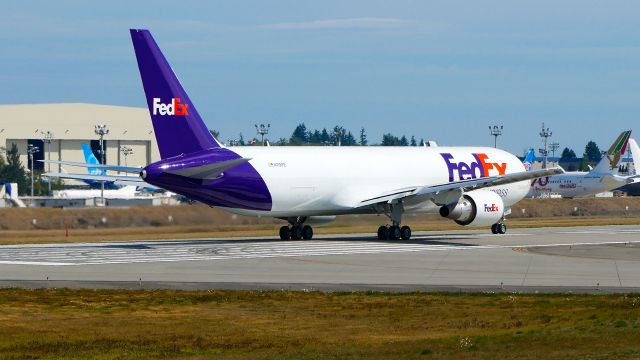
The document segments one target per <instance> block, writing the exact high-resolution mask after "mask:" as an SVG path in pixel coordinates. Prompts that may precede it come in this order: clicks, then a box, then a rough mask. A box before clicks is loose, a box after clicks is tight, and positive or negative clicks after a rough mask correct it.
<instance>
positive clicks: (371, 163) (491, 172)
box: [131, 29, 562, 239]
mask: <svg viewBox="0 0 640 360" xmlns="http://www.w3.org/2000/svg"><path fill="white" fill-rule="evenodd" d="M131 38H132V41H133V47H134V50H135V53H136V58H137V61H138V68H139V70H140V75H141V78H142V85H143V87H144V91H145V94H146V98H147V105H148V107H149V114H150V116H151V119H152V124H153V128H154V133H155V135H156V140H157V142H158V148H159V150H160V155H161V158H162V160H160V161H158V162H155V163H152V164H149V165H147V166H146V167H145V168H144V169H143V170H142V171H141V172H140V176H141V177H142V179H144V180H145V181H146V182H148V183H150V184H153V185H156V186H159V187H162V188H164V189H167V190H170V191H173V192H176V193H178V194H182V195H184V196H187V197H189V198H191V199H195V200H198V201H200V202H203V203H205V204H208V205H210V206H215V207H220V208H222V209H225V210H228V211H230V212H234V213H238V214H244V215H252V216H267V217H275V218H280V219H283V220H286V221H288V222H289V224H290V226H283V227H282V228H280V237H281V238H282V239H290V238H292V239H301V238H304V239H311V238H312V237H313V229H312V227H311V225H312V224H315V223H318V222H324V221H328V220H330V219H332V218H333V217H335V216H336V215H341V214H384V215H386V216H388V217H389V219H390V220H391V224H390V225H388V226H380V227H379V229H378V237H379V238H380V239H399V238H402V239H409V238H410V237H411V228H410V227H409V226H406V225H404V226H401V225H402V223H401V222H402V216H403V214H404V213H407V212H419V211H433V212H438V211H439V212H440V214H441V215H442V216H443V217H447V218H450V219H452V220H454V221H456V222H457V223H458V224H460V225H465V226H487V225H492V230H493V232H494V233H504V232H506V225H505V224H504V223H503V221H502V220H503V218H504V216H505V215H507V214H508V213H509V211H510V206H511V205H513V204H514V203H515V202H517V201H519V200H521V199H522V198H523V197H524V196H525V195H526V193H527V191H528V188H529V182H530V180H531V179H534V178H537V177H540V176H547V175H554V174H559V173H562V169H559V168H555V169H545V170H537V171H530V172H527V171H524V167H523V165H522V162H521V161H520V160H519V159H518V158H517V157H515V156H513V155H512V154H510V153H507V152H505V151H502V150H498V149H494V148H484V147H433V148H425V147H374V146H367V147H358V146H354V147H313V146H303V147H286V146H270V147H253V146H243V147H234V148H227V147H225V146H223V145H222V144H220V143H219V142H218V141H217V140H216V139H215V138H214V137H213V136H212V135H211V133H210V132H209V130H208V129H207V127H206V126H205V124H204V122H203V121H202V119H201V118H200V115H199V114H198V111H197V110H196V108H195V106H194V105H193V103H192V102H191V100H190V99H189V97H188V96H187V93H186V92H185V91H184V89H183V88H182V86H181V85H180V82H179V81H178V79H177V78H176V75H175V74H174V72H173V70H172V69H171V67H170V66H169V63H168V62H167V60H166V59H165V57H164V56H163V55H162V52H161V51H160V49H159V47H158V45H157V44H156V42H155V41H154V39H153V37H152V36H151V33H150V32H149V31H148V30H134V29H132V30H131Z"/></svg>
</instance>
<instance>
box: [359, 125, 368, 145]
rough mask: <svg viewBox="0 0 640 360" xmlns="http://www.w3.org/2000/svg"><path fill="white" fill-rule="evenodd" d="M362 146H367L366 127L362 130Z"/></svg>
mask: <svg viewBox="0 0 640 360" xmlns="http://www.w3.org/2000/svg"><path fill="white" fill-rule="evenodd" d="M360 145H361V146H365V145H367V134H366V133H365V131H364V127H362V128H360Z"/></svg>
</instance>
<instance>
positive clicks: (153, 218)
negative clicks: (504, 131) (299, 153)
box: [0, 198, 640, 244]
mask: <svg viewBox="0 0 640 360" xmlns="http://www.w3.org/2000/svg"><path fill="white" fill-rule="evenodd" d="M576 208H577V209H578V210H577V211H576V210H575V209H576ZM627 208H628V210H627ZM522 209H525V211H524V212H523V211H522ZM103 218H105V220H106V221H103ZM33 219H36V225H33V223H32V220H33ZM385 222H387V219H386V217H384V216H375V215H361V216H355V215H352V216H340V217H338V220H337V221H336V222H334V223H332V224H330V225H328V226H325V227H316V228H315V232H316V234H345V233H371V234H374V232H375V230H376V229H377V226H378V225H380V224H382V223H385ZM405 222H406V223H407V224H410V225H411V226H412V228H413V230H414V231H436V230H459V229H462V227H460V226H458V225H456V224H455V223H454V222H452V221H450V220H447V219H442V218H440V217H439V216H438V215H434V214H420V215H409V216H406V217H405ZM282 224H284V221H282V220H277V219H264V218H263V219H258V218H252V217H245V216H239V215H233V214H229V213H226V212H224V211H221V210H218V209H211V208H208V207H205V206H186V205H185V206H167V207H132V208H121V209H111V208H109V209H47V208H44V209H3V210H0V228H2V229H3V230H2V231H0V244H18V243H46V242H97V241H118V240H158V239H184V238H212V237H214V238H215V237H245V236H276V235H277V230H278V228H279V227H280V226H282ZM638 224H640V199H636V198H616V199H578V200H567V199H552V200H530V199H529V200H523V201H521V202H520V203H518V204H517V205H516V206H515V207H514V208H513V214H512V215H510V216H509V218H508V225H509V227H511V228H518V227H553V226H580V225H592V226H602V225H638Z"/></svg>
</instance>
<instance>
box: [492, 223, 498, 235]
mask: <svg viewBox="0 0 640 360" xmlns="http://www.w3.org/2000/svg"><path fill="white" fill-rule="evenodd" d="M497 228H498V224H493V225H491V233H492V234H497V233H498V229H497Z"/></svg>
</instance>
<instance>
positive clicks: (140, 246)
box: [0, 232, 640, 266]
mask: <svg viewBox="0 0 640 360" xmlns="http://www.w3.org/2000/svg"><path fill="white" fill-rule="evenodd" d="M609 233H610V232H609ZM521 235H532V234H517V235H516V236H521ZM445 236H446V238H447V241H448V242H451V241H457V240H458V241H459V239H460V237H464V238H466V239H468V238H469V236H470V235H464V234H460V236H459V237H458V238H456V237H455V236H451V235H442V234H440V235H433V236H420V237H419V239H420V240H422V241H435V240H429V239H430V238H438V239H441V238H443V237H445ZM471 236H473V237H478V236H479V235H477V234H475V235H473V234H472V235H471ZM480 236H481V235H480ZM501 238H507V237H505V236H501ZM418 241H419V240H418ZM631 243H640V241H599V242H572V243H555V244H488V245H476V244H473V243H469V244H447V243H442V244H432V243H428V244H425V243H422V244H421V243H402V242H398V243H390V242H377V241H363V240H340V241H335V240H331V241H322V240H313V241H304V242H293V241H272V240H266V239H252V240H202V241H200V242H199V241H194V240H185V241H165V242H162V241H148V242H134V243H107V244H105V243H92V244H87V243H85V244H60V245H55V244H54V245H52V244H47V245H25V246H16V245H7V246H0V264H6V265H46V266H70V265H101V264H131V263H151V262H177V261H212V260H227V259H259V258H274V257H304V256H326V255H350V254H381V253H403V252H427V251H450V250H487V249H522V248H525V249H526V248H532V247H551V246H581V245H583V246H584V245H607V244H608V245H616V244H618V245H619V244H631Z"/></svg>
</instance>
